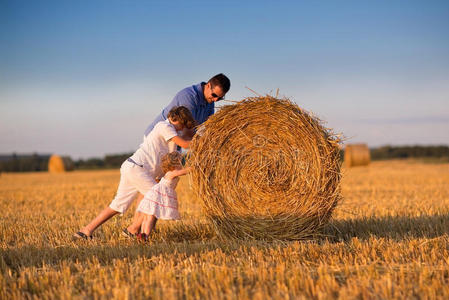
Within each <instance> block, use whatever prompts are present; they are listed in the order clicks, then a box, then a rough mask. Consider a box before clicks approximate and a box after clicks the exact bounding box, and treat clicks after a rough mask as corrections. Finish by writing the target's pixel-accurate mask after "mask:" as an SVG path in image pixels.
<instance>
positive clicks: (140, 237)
mask: <svg viewBox="0 0 449 300" xmlns="http://www.w3.org/2000/svg"><path fill="white" fill-rule="evenodd" d="M137 239H138V240H139V241H141V242H144V243H146V242H148V235H146V234H145V233H139V234H137Z"/></svg>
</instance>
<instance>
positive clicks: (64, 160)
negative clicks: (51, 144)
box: [48, 154, 73, 173]
mask: <svg viewBox="0 0 449 300" xmlns="http://www.w3.org/2000/svg"><path fill="white" fill-rule="evenodd" d="M72 170H73V161H72V159H71V158H70V157H67V156H63V157H61V156H59V155H56V154H53V155H52V156H50V159H49V160H48V172H50V173H63V172H65V171H72Z"/></svg>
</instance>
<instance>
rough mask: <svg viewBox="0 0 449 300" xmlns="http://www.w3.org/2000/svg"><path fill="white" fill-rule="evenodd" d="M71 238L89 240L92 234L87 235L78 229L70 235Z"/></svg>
mask: <svg viewBox="0 0 449 300" xmlns="http://www.w3.org/2000/svg"><path fill="white" fill-rule="evenodd" d="M72 239H73V240H74V241H77V240H86V241H87V240H91V239H92V236H91V235H87V234H85V233H82V232H81V231H78V232H77V233H74V234H73V235H72Z"/></svg>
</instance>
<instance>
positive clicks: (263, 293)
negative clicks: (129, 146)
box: [0, 161, 449, 299]
mask: <svg viewBox="0 0 449 300" xmlns="http://www.w3.org/2000/svg"><path fill="white" fill-rule="evenodd" d="M118 182H119V171H118V170H108V171H76V172H70V173H64V174H49V173H27V174H25V173H23V174H2V175H0V211H1V217H0V218H1V222H0V246H1V250H0V251H1V255H0V297H1V298H2V299H14V298H16V299H17V298H55V299H71V298H83V299H84V298H88V299H89V298H92V299H101V298H107V299H110V298H116V299H126V298H131V299H135V298H137V299H139V298H145V299H148V298H151V299H161V298H166V299H172V298H176V299H178V298H179V299H267V298H275V299H337V298H340V299H449V236H448V233H449V164H424V163H421V162H418V161H386V162H374V163H371V164H370V165H369V166H368V167H357V168H352V169H344V170H343V181H342V194H343V197H344V199H343V201H342V202H341V203H340V205H339V206H338V207H337V208H336V210H335V212H334V214H333V220H332V222H331V223H330V224H329V225H328V226H327V227H326V228H324V230H323V232H322V237H320V238H318V239H315V240H310V241H303V242H271V243H268V242H263V241H239V240H223V239H220V238H219V237H217V235H216V234H215V232H214V230H213V229H212V228H211V227H210V226H209V225H208V223H207V221H206V220H205V219H204V217H203V216H202V214H201V205H200V203H198V202H197V201H196V200H194V199H193V198H192V197H191V193H190V190H189V181H188V178H184V179H183V180H182V181H181V183H180V184H179V185H178V195H179V198H180V212H181V215H182V218H183V219H182V221H176V222H175V221H161V222H159V223H158V225H157V231H156V232H155V233H154V234H153V235H152V241H151V243H149V244H140V243H138V242H136V241H133V240H128V239H125V238H123V237H122V236H121V229H122V228H123V227H125V226H126V225H128V224H129V223H130V221H131V217H132V213H133V208H134V206H133V207H132V208H131V209H130V210H129V211H128V212H127V213H126V214H125V215H124V216H123V217H115V218H113V219H112V220H111V221H109V222H108V223H106V224H105V225H104V226H103V227H101V228H100V229H99V230H97V231H96V232H95V234H94V235H95V239H94V240H93V241H81V242H72V241H71V235H72V233H73V232H75V231H77V230H78V229H79V228H80V227H81V226H83V225H85V224H86V223H88V222H89V221H90V220H91V219H92V218H93V217H94V216H95V215H96V214H97V213H98V212H99V211H100V210H101V209H102V208H104V207H105V206H106V205H107V204H109V202H110V200H111V199H112V198H113V197H114V194H115V191H116V188H117V185H118Z"/></svg>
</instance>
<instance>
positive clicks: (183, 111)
mask: <svg viewBox="0 0 449 300" xmlns="http://www.w3.org/2000/svg"><path fill="white" fill-rule="evenodd" d="M167 118H169V119H170V120H171V121H173V122H179V123H180V124H181V125H182V126H183V127H184V128H188V129H192V128H193V127H195V125H196V124H195V123H196V122H195V119H194V118H193V116H192V113H191V112H190V110H189V109H188V108H187V107H185V106H175V107H173V108H172V109H170V111H169V112H168V115H167Z"/></svg>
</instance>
